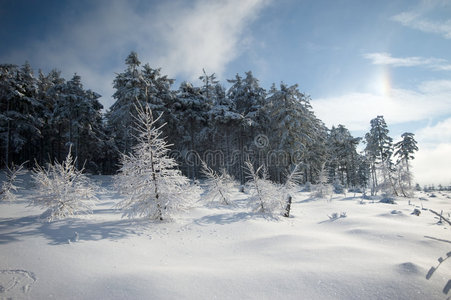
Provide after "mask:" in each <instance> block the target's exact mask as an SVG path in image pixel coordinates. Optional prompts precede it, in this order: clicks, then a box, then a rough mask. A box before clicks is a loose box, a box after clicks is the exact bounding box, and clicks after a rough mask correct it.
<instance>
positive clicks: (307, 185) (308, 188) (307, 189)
mask: <svg viewBox="0 0 451 300" xmlns="http://www.w3.org/2000/svg"><path fill="white" fill-rule="evenodd" d="M302 191H303V192H311V191H312V184H311V183H310V181H307V182H306V183H305V185H304V188H303V189H302Z"/></svg>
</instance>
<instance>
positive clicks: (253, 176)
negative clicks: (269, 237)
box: [245, 161, 284, 214]
mask: <svg viewBox="0 0 451 300" xmlns="http://www.w3.org/2000/svg"><path fill="white" fill-rule="evenodd" d="M245 166H246V171H247V175H248V178H249V181H248V182H247V185H248V186H249V188H250V190H251V192H252V196H251V197H250V199H249V200H250V202H251V203H252V204H253V206H254V209H255V210H256V211H258V212H262V213H270V214H274V213H277V212H279V211H280V210H281V208H282V207H283V204H284V201H283V199H282V197H280V195H281V191H280V187H279V186H278V185H276V184H275V183H274V182H272V181H270V180H269V179H268V172H267V169H266V168H265V167H264V165H262V166H260V167H259V168H258V169H257V170H255V169H254V166H253V165H252V163H251V162H250V161H246V162H245Z"/></svg>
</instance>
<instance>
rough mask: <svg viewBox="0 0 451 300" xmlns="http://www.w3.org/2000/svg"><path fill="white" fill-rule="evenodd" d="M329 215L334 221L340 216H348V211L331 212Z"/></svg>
mask: <svg viewBox="0 0 451 300" xmlns="http://www.w3.org/2000/svg"><path fill="white" fill-rule="evenodd" d="M328 217H329V219H330V220H332V221H333V220H337V219H340V218H346V217H347V215H346V212H341V213H340V214H338V213H337V212H334V213H331V214H330V215H328Z"/></svg>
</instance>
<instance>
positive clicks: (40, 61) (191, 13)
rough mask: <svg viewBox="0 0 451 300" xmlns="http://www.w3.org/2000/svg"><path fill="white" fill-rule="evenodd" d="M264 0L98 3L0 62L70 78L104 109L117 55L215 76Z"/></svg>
mask: <svg viewBox="0 0 451 300" xmlns="http://www.w3.org/2000/svg"><path fill="white" fill-rule="evenodd" d="M268 2H269V0H227V1H221V0H216V1H207V0H197V1H193V2H188V3H186V2H183V1H176V2H171V1H165V2H162V3H159V4H150V5H149V4H148V5H147V6H146V5H145V4H143V3H142V2H140V1H132V2H130V1H119V0H117V1H105V2H103V1H100V2H95V3H96V4H94V6H93V7H90V9H89V10H86V12H85V13H84V14H82V15H79V16H77V18H76V19H74V18H73V17H72V18H71V16H70V15H68V16H63V17H62V19H63V20H62V22H63V21H64V22H65V24H64V25H62V26H61V28H60V29H59V30H58V31H57V32H54V33H53V35H52V36H48V37H47V38H46V39H45V40H43V41H30V42H29V44H28V45H27V47H26V48H23V49H22V50H20V51H15V52H14V53H11V54H10V55H8V56H6V57H1V59H2V61H7V62H12V63H18V64H21V63H23V62H24V61H25V60H28V61H29V62H30V63H31V65H32V66H34V67H37V68H43V69H47V68H49V67H55V68H57V69H60V70H62V71H63V72H65V73H64V76H65V77H70V76H71V75H72V73H73V72H77V73H78V74H80V75H81V76H82V81H83V83H84V84H85V87H87V88H91V89H93V90H94V91H97V92H99V93H100V94H102V95H103V96H104V97H103V99H102V100H103V102H104V103H105V106H106V107H109V106H110V105H111V104H112V100H111V99H110V97H111V95H112V94H113V88H112V81H113V79H114V72H120V71H122V70H123V69H124V68H125V65H124V60H125V57H126V56H127V55H128V53H129V52H130V51H131V50H136V51H137V52H138V55H139V57H140V60H141V61H142V62H143V63H147V62H149V63H150V65H151V66H152V67H161V68H162V72H163V73H164V74H168V75H169V76H171V77H179V76H181V77H182V78H183V79H189V80H192V79H195V78H197V77H198V76H199V75H201V72H202V68H205V69H206V70H207V72H209V73H213V72H215V73H216V74H217V75H219V76H221V73H222V72H224V70H225V68H226V66H227V64H228V63H229V62H231V61H233V60H234V59H235V58H236V57H237V56H239V55H240V53H241V52H242V51H244V50H245V46H244V45H243V44H242V41H243V40H246V39H247V38H248V36H249V34H250V33H249V32H247V31H246V28H247V25H248V24H249V22H252V21H253V20H254V19H255V18H257V17H258V13H259V12H260V11H261V9H262V8H263V7H265V5H267V4H268Z"/></svg>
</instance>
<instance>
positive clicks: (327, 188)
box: [313, 162, 332, 198]
mask: <svg viewBox="0 0 451 300" xmlns="http://www.w3.org/2000/svg"><path fill="white" fill-rule="evenodd" d="M330 194H332V185H331V184H330V183H329V179H328V176H327V169H326V163H325V162H324V163H323V165H322V166H321V171H320V173H319V177H318V184H316V185H315V187H314V189H313V196H315V197H318V198H324V197H326V196H328V195H330Z"/></svg>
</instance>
